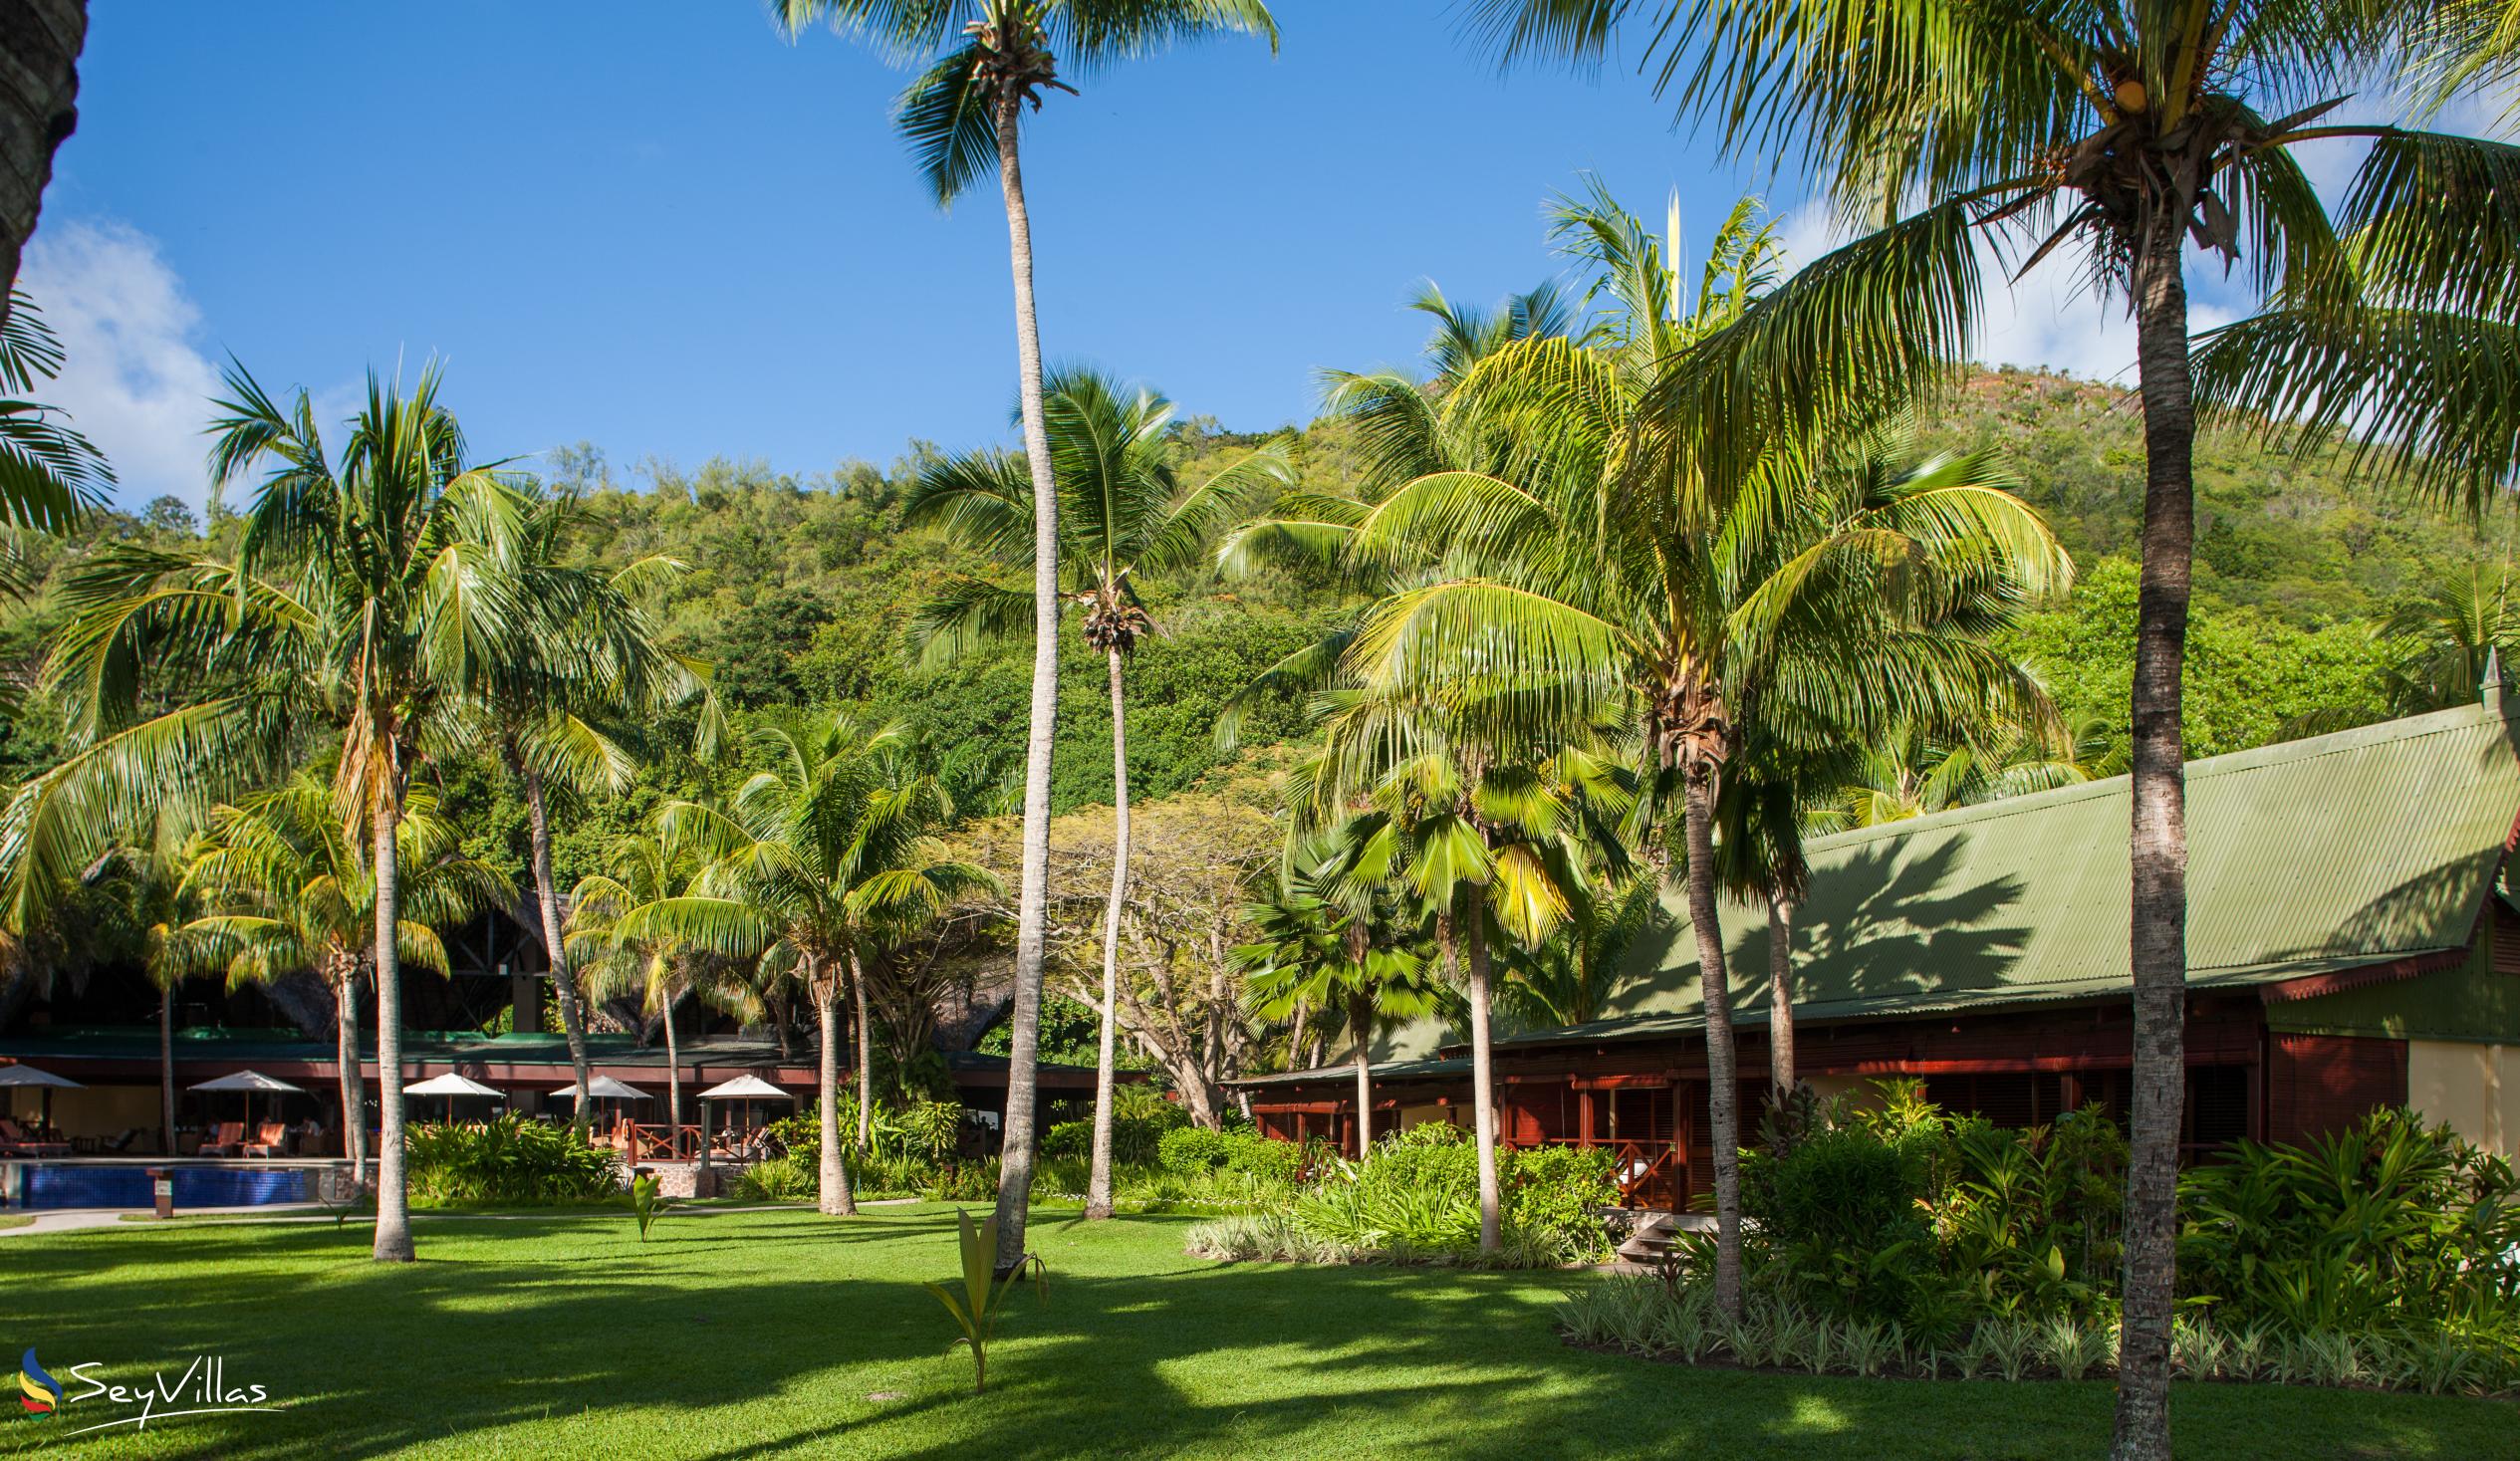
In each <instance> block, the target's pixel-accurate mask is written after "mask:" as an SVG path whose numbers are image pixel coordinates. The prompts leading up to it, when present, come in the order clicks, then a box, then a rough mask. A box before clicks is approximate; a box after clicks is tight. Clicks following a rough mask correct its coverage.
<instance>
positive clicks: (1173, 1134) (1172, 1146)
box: [1155, 1126, 1229, 1177]
mask: <svg viewBox="0 0 2520 1461" xmlns="http://www.w3.org/2000/svg"><path fill="white" fill-rule="evenodd" d="M1228 1141H1229V1138H1228V1137H1227V1136H1226V1134H1225V1133H1224V1132H1222V1131H1210V1130H1209V1129H1207V1128H1206V1127H1205V1126H1181V1127H1178V1128H1176V1129H1173V1130H1170V1131H1166V1132H1164V1133H1163V1135H1162V1136H1161V1137H1159V1138H1157V1140H1156V1142H1155V1160H1156V1161H1157V1162H1158V1163H1159V1164H1160V1165H1161V1166H1162V1167H1163V1169H1164V1170H1165V1171H1167V1172H1171V1173H1172V1174H1174V1175H1175V1176H1182V1177H1187V1176H1194V1175H1196V1174H1197V1173H1200V1172H1205V1171H1213V1170H1214V1169H1216V1168H1217V1167H1221V1166H1223V1165H1224V1164H1225V1158H1226V1156H1227V1155H1228V1154H1229V1147H1228Z"/></svg>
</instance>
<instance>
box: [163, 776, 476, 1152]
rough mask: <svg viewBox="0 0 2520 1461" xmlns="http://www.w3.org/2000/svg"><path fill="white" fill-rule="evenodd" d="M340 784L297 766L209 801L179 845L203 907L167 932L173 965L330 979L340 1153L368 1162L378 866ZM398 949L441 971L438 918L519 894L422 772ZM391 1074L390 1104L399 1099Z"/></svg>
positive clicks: (406, 840)
mask: <svg viewBox="0 0 2520 1461" xmlns="http://www.w3.org/2000/svg"><path fill="white" fill-rule="evenodd" d="M355 825H356V823H355V819H354V818H353V817H350V816H345V815H344V809H343V808H342V807H341V806H340V804H339V802H338V794H337V790H336V788H335V787H334V786H333V785H332V784H330V783H328V782H326V781H324V780H322V779H320V778H319V777H317V776H315V775H314V774H312V773H309V772H300V773H299V774H297V775H296V776H293V777H292V778H290V779H289V781H288V782H286V783H284V784H283V785H282V786H280V787H279V788H277V789H275V790H273V791H269V792H262V793H258V794H256V795H254V796H251V797H247V798H244V799H243V800H242V801H240V802H238V803H237V804H235V805H233V806H226V805H222V806H219V807H216V808H213V809H212V810H211V812H210V816H209V819H208V826H207V827H206V828H204V829H203V831H202V832H201V834H200V835H199V836H198V837H196V838H195V839H194V840H193V841H192V843H191V845H190V846H189V847H188V848H187V849H186V855H185V858H184V866H183V874H182V879H183V880H182V883H181V885H180V893H181V894H182V895H184V896H186V897H188V898H190V899H192V900H194V901H195V902H197V903H198V904H199V906H200V908H201V910H202V911H201V912H200V913H199V914H198V916H195V917H193V918H190V919H188V920H186V921H184V922H182V923H180V924H178V925H176V926H175V927H173V928H172V929H171V930H170V931H169V933H168V935H167V937H166V939H165V945H166V947H167V949H168V952H169V960H170V963H172V964H173V965H174V966H175V967H177V968H180V969H183V970H186V971H189V972H199V973H209V972H217V973H221V974H224V975H225V976H226V978H227V982H228V985H229V987H231V988H234V987H237V986H239V985H244V984H268V983H270V982H272V981H273V980H276V979H280V978H284V977H286V976H288V975H291V974H295V973H299V972H301V971H306V972H311V973H313V974H315V975H316V976H317V977H318V978H320V979H322V980H323V981H324V984H325V987H326V988H328V989H330V990H331V991H332V993H333V1000H334V1009H335V1012H336V1020H335V1030H336V1034H335V1058H336V1064H337V1065H338V1066H339V1067H340V1073H341V1097H342V1140H343V1154H344V1155H346V1156H348V1157H349V1158H350V1161H351V1170H352V1172H353V1173H355V1174H358V1175H359V1176H360V1177H361V1178H362V1179H363V1180H364V1178H365V1174H366V1172H367V1166H366V1157H367V1153H366V1150H365V1144H366V1138H367V1117H366V1115H365V1111H366V1109H367V1097H366V1095H365V1093H364V1092H363V1091H362V1089H361V1088H362V1086H363V1084H364V1083H363V1081H362V1079H361V1073H360V1043H359V985H360V981H361V980H362V979H364V978H366V977H367V976H368V975H369V973H370V971H371V970H372V969H373V968H374V967H375V966H376V963H377V960H376V939H377V911H376V908H377V893H378V883H377V877H376V871H375V868H374V867H373V865H371V861H370V858H369V856H368V853H367V849H366V847H365V845H364V844H363V842H362V841H361V840H360V839H359V838H357V837H355V836H353V835H351V833H350V832H349V829H350V828H351V827H353V826H355ZM394 837H395V844H396V846H395V863H396V867H397V868H398V870H399V873H400V879H401V885H400V887H399V888H398V889H397V890H396V894H395V905H396V911H397V916H398V923H397V925H396V926H397V933H396V937H395V953H396V956H397V961H398V962H405V963H409V964H412V965H415V966H417V967H419V968H423V969H430V970H434V971H435V972H436V973H438V974H440V975H443V974H445V973H447V972H448V966H447V961H446V949H445V945H444V944H443V943H442V942H441V941H440V940H439V938H438V934H437V930H438V929H440V928H445V927H450V926H453V925H456V924H460V923H463V922H466V921H468V920H469V919H471V918H472V917H474V916H475V915H476V914H478V913H480V912H481V911H482V910H484V909H487V908H493V907H499V906H502V905H504V904H505V903H506V902H507V900H508V899H509V898H510V897H511V896H512V895H513V893H514V889H512V888H511V887H510V886H509V885H508V882H507V878H506V877H505V876H504V875H503V874H501V873H500V872H499V871H498V869H496V868H494V867H492V866H490V865H489V864H488V863H486V862H483V861H481V860H480V859H479V858H476V857H472V856H468V855H466V854H465V853H464V852H463V848H462V838H461V835H460V833H459V831H458V829H457V828H456V827H455V825H454V823H453V822H452V821H451V820H450V819H448V818H447V817H446V816H445V815H444V813H443V811H442V810H441V809H440V807H439V805H438V801H437V796H436V793H435V791H434V790H432V789H431V788H430V787H429V786H428V785H427V784H426V783H419V784H415V785H414V786H412V787H411V788H410V790H409V791H408V792H407V793H406V794H405V795H404V797H403V805H402V820H401V823H400V825H399V826H398V827H397V828H396V829H395V832H394ZM378 1077H379V1079H380V1080H386V1081H388V1083H389V1084H388V1085H387V1086H386V1088H385V1090H384V1091H383V1092H382V1093H381V1098H382V1102H383V1103H384V1104H385V1105H387V1106H392V1105H397V1104H399V1103H400V1101H399V1099H398V1097H397V1093H396V1091H395V1088H394V1085H393V1084H391V1082H390V1078H389V1077H386V1076H385V1073H384V1068H382V1067H379V1069H378Z"/></svg>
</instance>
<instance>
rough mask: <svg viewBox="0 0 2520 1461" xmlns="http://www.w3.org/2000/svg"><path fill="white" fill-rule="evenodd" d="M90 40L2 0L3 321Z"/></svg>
mask: <svg viewBox="0 0 2520 1461" xmlns="http://www.w3.org/2000/svg"><path fill="white" fill-rule="evenodd" d="M87 41H88V6H87V4H86V0H0V324H6V323H7V321H8V318H9V291H10V290H11V289H12V288H14V287H16V285H17V280H18V261H19V258H20V256H21V255H22V254H23V252H24V251H25V248H26V241H27V239H28V238H30V237H31V236H33V234H34V232H35V219H36V215H37V214H39V213H40V212H41V211H42V210H43V206H44V185H45V184H46V183H48V182H51V181H52V179H53V154H54V153H55V152H58V151H60V150H61V144H62V143H63V142H64V141H66V140H68V139H69V137H70V134H71V132H72V131H73V130H74V129H76V128H77V127H78V125H79V105H78V104H79V53H80V51H81V50H82V49H83V48H84V47H85V46H86V45H87ZM171 1125H172V1123H171V1122H169V1126H170V1128H171ZM173 1135H174V1133H173V1131H172V1130H171V1129H169V1130H168V1132H167V1137H168V1139H169V1140H171V1139H173Z"/></svg>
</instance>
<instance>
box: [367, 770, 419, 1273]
mask: <svg viewBox="0 0 2520 1461" xmlns="http://www.w3.org/2000/svg"><path fill="white" fill-rule="evenodd" d="M376 803H377V806H376V824H377V825H376V836H377V852H376V857H377V1081H378V1086H379V1087H380V1088H381V1089H380V1090H379V1091H378V1098H377V1104H378V1107H379V1108H380V1112H381V1114H382V1117H383V1119H382V1120H380V1121H379V1122H378V1136H377V1246H376V1259H377V1261H378V1263H409V1262H410V1261H411V1260H412V1259H413V1258H414V1257H415V1256H416V1255H415V1254H414V1253H413V1252H412V1249H411V1213H410V1207H409V1196H410V1194H409V1192H408V1191H407V1189H406V1188H405V1186H404V1183H403V1172H402V981H401V978H400V977H399V976H400V972H401V961H400V959H399V958H398V957H397V955H398V953H399V950H397V949H396V948H395V947H394V932H395V930H396V929H398V928H399V927H400V926H401V909H400V907H399V906H398V903H399V896H398V895H399V892H400V888H399V886H398V884H399V883H400V881H401V875H402V868H401V863H400V860H399V853H397V852H396V851H395V849H394V846H393V833H394V824H395V823H396V822H397V821H398V820H399V812H400V809H399V808H398V807H397V806H396V805H395V793H394V789H393V788H392V787H390V786H385V787H379V788H378V790H377V796H376Z"/></svg>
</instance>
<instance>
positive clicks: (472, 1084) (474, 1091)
mask: <svg viewBox="0 0 2520 1461" xmlns="http://www.w3.org/2000/svg"><path fill="white" fill-rule="evenodd" d="M402 1094H403V1095H404V1096H445V1097H446V1119H447V1121H448V1123H449V1124H452V1123H453V1121H454V1119H455V1097H456V1096H489V1097H490V1098H491V1099H493V1100H505V1099H507V1093H506V1092H504V1091H501V1090H500V1089H499V1088H497V1087H496V1086H484V1085H482V1084H481V1083H480V1082H478V1081H475V1080H473V1079H472V1078H471V1077H470V1076H463V1075H458V1074H457V1073H455V1072H453V1071H448V1072H447V1073H446V1074H445V1075H443V1076H431V1077H429V1078H428V1079H427V1080H425V1081H422V1082H419V1083H417V1084H415V1085H411V1086H405V1087H403V1088H402Z"/></svg>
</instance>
